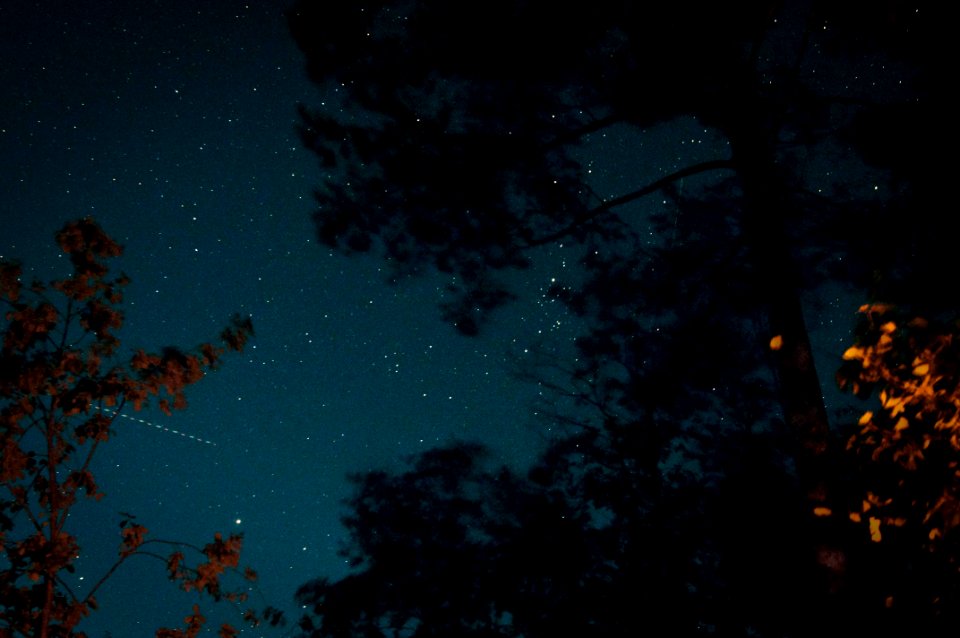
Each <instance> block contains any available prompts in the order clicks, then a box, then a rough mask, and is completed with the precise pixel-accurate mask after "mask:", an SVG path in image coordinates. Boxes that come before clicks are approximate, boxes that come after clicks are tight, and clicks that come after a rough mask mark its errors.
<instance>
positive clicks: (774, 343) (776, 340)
mask: <svg viewBox="0 0 960 638" xmlns="http://www.w3.org/2000/svg"><path fill="white" fill-rule="evenodd" d="M782 347H783V336H782V335H777V336H775V337H773V338H772V339H770V349H771V350H773V351H774V352H776V351H777V350H779V349H780V348H782Z"/></svg>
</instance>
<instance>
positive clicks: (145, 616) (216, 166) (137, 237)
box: [0, 0, 897, 638]
mask: <svg viewBox="0 0 960 638" xmlns="http://www.w3.org/2000/svg"><path fill="white" fill-rule="evenodd" d="M286 5H287V3H286V2H283V1H279V0H277V1H268V0H261V1H251V2H247V3H236V2H231V3H200V4H197V3H187V2H159V1H157V2H133V3H131V2H121V1H119V0H111V1H107V2H97V3H92V4H88V5H87V6H83V7H81V6H79V5H78V4H77V3H73V4H69V3H54V4H49V5H43V6H39V5H37V4H35V3H32V2H21V1H14V2H8V3H4V4H3V5H2V6H0V60H2V62H3V63H2V64H0V86H3V87H4V97H3V100H2V102H0V167H2V170H0V229H2V230H0V257H4V258H17V259H20V260H22V261H23V263H24V266H25V269H26V272H27V277H28V278H32V277H38V278H41V279H51V278H54V277H57V276H60V275H62V274H63V273H64V272H65V269H66V266H67V264H66V263H65V260H63V259H62V258H61V257H60V256H58V255H57V254H56V250H55V245H54V243H53V235H54V232H55V231H56V230H57V229H58V228H60V227H61V226H62V225H63V223H64V222H66V221H67V220H69V219H74V218H77V217H81V216H87V215H90V216H93V217H94V218H95V219H96V220H97V221H98V223H100V225H101V226H102V227H103V228H104V229H105V230H106V231H107V232H108V233H109V234H110V235H111V236H112V237H113V238H114V239H115V240H117V241H118V242H120V243H121V244H123V245H124V247H125V253H124V255H123V257H121V258H120V259H118V260H117V261H116V267H117V269H118V270H122V271H124V272H125V273H126V274H128V275H129V276H130V278H131V279H132V284H131V285H130V286H129V287H128V289H127V293H126V297H125V305H124V308H125V313H126V325H125V327H124V330H123V332H122V333H121V339H122V342H123V344H124V346H127V347H130V348H133V347H144V348H159V347H162V346H164V345H169V344H173V345H180V346H186V347H190V346H193V345H195V344H197V343H199V342H201V341H205V340H209V339H213V338H215V336H216V335H217V334H218V332H219V330H220V329H221V328H222V327H223V326H224V325H225V324H226V322H227V320H228V318H229V317H230V315H231V314H232V313H235V312H236V313H240V314H249V315H251V316H252V319H253V323H254V327H255V329H256V337H255V338H254V339H253V341H252V342H251V343H250V345H248V347H247V349H246V350H245V351H244V352H243V353H241V354H239V355H233V356H229V357H227V358H226V359H225V361H224V364H223V366H222V368H221V369H219V370H217V371H216V372H215V373H213V374H211V375H209V377H208V378H206V379H204V380H203V381H202V382H201V383H199V384H198V385H196V386H194V387H193V388H191V389H190V391H189V392H188V399H189V403H190V405H189V408H188V409H187V410H185V411H182V412H176V413H174V416H172V417H165V416H164V415H163V414H162V413H160V412H159V411H158V410H145V411H144V412H142V413H136V414H132V415H130V416H133V417H136V418H137V419H142V420H143V421H145V423H144V422H137V421H135V420H129V419H121V420H119V421H118V422H117V423H116V429H117V435H116V437H115V438H114V439H113V440H112V441H111V442H110V444H109V445H108V446H106V447H105V448H104V450H103V452H102V453H101V455H100V456H99V457H98V459H97V462H98V466H97V467H96V468H95V470H96V473H97V476H98V479H99V481H100V483H101V484H102V487H103V489H104V491H105V492H106V494H107V496H106V498H105V499H104V500H103V501H102V502H99V503H89V504H86V505H85V506H84V507H83V508H82V509H81V510H78V511H77V513H76V514H75V515H74V519H75V520H74V522H73V525H74V529H75V531H76V532H77V534H78V536H79V537H80V542H81V544H82V547H83V554H82V556H81V558H80V559H79V561H78V573H77V579H78V580H77V582H76V587H77V589H78V591H81V590H83V589H84V588H85V587H86V586H87V584H88V583H89V582H90V581H91V579H93V580H95V579H97V578H99V575H100V574H101V573H102V571H103V566H105V565H109V564H110V563H111V561H112V560H113V559H114V557H115V556H116V546H117V536H116V528H115V525H114V521H117V520H119V518H118V514H117V513H118V512H119V511H127V512H132V513H134V514H136V516H137V520H138V522H140V523H142V524H143V525H145V526H147V527H148V528H149V529H150V532H151V535H153V536H155V537H157V538H168V539H180V540H185V541H189V542H193V543H196V544H202V543H204V542H207V540H208V539H209V538H210V537H211V535H212V534H213V533H214V532H215V531H223V532H233V531H242V532H243V533H244V535H245V545H244V562H245V563H247V564H249V565H250V566H252V567H253V568H254V569H256V570H257V571H258V572H259V574H260V581H259V584H258V589H257V591H258V593H257V595H258V596H259V595H260V594H262V595H263V597H264V598H263V601H262V603H263V604H271V605H273V606H276V607H280V608H283V609H288V608H289V607H290V606H291V605H292V600H293V592H294V590H295V589H296V587H297V586H298V585H300V584H301V583H303V582H304V581H306V580H308V579H311V578H315V577H318V576H320V575H329V576H331V577H336V576H338V575H341V574H342V573H343V571H344V569H345V565H344V562H343V559H342V558H341V557H339V556H338V555H337V548H338V543H339V541H340V540H341V538H342V529H341V526H340V523H339V517H340V515H341V513H342V510H341V506H340V501H341V500H342V499H343V498H345V497H346V496H348V495H349V493H350V486H349V483H348V482H347V479H346V477H347V475H348V474H349V473H356V472H363V471H366V470H370V469H373V468H380V467H386V468H397V467H400V464H401V463H402V461H403V459H404V458H405V457H406V456H408V455H411V454H414V453H416V452H418V451H421V450H424V449H427V448H429V447H431V446H435V445H437V444H439V443H443V442H447V441H450V440H453V439H468V440H473V439H478V440H481V441H483V442H484V443H487V444H489V445H490V446H491V447H492V448H493V449H494V450H495V452H496V453H497V454H499V455H500V456H501V457H502V460H503V461H504V462H505V463H509V464H514V465H520V464H522V463H524V462H526V461H529V460H531V459H532V458H533V457H534V456H535V455H536V453H537V452H538V451H539V448H540V445H541V444H542V440H543V437H544V436H546V435H547V434H548V433H547V431H546V430H545V429H544V427H545V426H544V424H543V423H542V421H539V420H538V419H537V418H536V415H535V414H534V406H536V405H537V401H538V400H539V401H543V400H545V397H547V396H548V395H547V394H546V393H545V390H544V388H540V387H537V386H536V385H535V384H530V383H526V382H523V381H521V380H518V379H517V378H515V376H514V375H513V374H512V372H513V371H515V369H516V367H517V365H518V359H519V360H522V359H523V357H524V356H526V355H531V353H533V352H535V351H537V350H538V349H545V350H547V351H549V352H553V353H564V354H567V353H569V352H571V351H572V348H571V344H572V339H573V337H574V336H575V335H576V334H577V328H578V325H577V322H576V321H575V320H574V319H573V318H572V317H569V316H568V315H567V314H566V312H565V311H564V310H563V307H562V304H560V303H559V302H557V301H556V300H555V299H553V298H551V297H550V296H549V295H548V294H547V291H548V290H549V289H550V287H551V286H552V285H554V284H557V283H558V282H559V283H563V282H564V281H567V280H569V279H570V278H571V277H573V278H575V277H576V274H575V272H574V270H575V268H574V264H575V263H576V260H577V258H578V253H577V252H576V251H575V250H573V249H570V248H565V247H563V246H560V247H557V248H553V249H550V250H548V251H547V250H545V251H544V252H543V254H541V255H539V256H538V258H539V259H540V260H541V262H542V265H543V266H544V267H543V268H539V269H534V270H532V271H531V272H530V273H529V274H528V275H524V278H522V279H520V280H518V281H515V282H512V283H514V284H515V286H516V287H517V288H518V289H521V290H522V291H524V292H525V293H526V294H523V295H520V297H521V300H520V301H519V302H518V303H516V304H513V305H511V306H509V307H507V308H505V309H504V310H502V311H500V312H498V313H496V315H495V316H494V321H493V323H492V324H491V325H490V326H489V327H488V329H485V330H484V331H482V332H481V334H480V336H478V337H476V338H465V337H461V336H459V335H458V334H457V333H456V331H455V330H454V329H453V327H452V326H449V325H445V324H444V323H443V321H442V319H441V314H440V311H439V310H438V309H437V304H438V303H439V302H440V301H442V298H443V295H444V290H445V287H446V284H447V282H446V281H445V280H444V279H443V277H442V276H440V275H425V276H422V277H418V278H415V279H412V280H409V281H403V282H401V283H400V284H399V285H390V284H388V283H387V280H388V279H389V277H390V271H389V268H388V266H386V265H384V264H383V263H382V262H381V261H378V260H377V259H376V258H373V257H371V258H363V257H358V258H348V257H345V256H343V255H340V254H338V253H334V252H331V251H330V250H328V249H327V248H325V247H322V246H321V245H319V244H318V243H317V242H316V241H315V238H314V236H315V231H314V228H313V226H312V224H311V220H310V213H311V211H312V208H313V205H314V204H313V201H312V198H311V191H312V189H313V188H314V187H315V185H316V183H317V182H318V181H319V177H320V175H319V169H318V168H317V166H316V159H315V157H314V156H313V155H311V154H310V153H309V152H307V151H306V150H303V149H302V148H301V147H300V141H299V139H298V138H297V134H296V130H295V126H296V123H297V118H296V108H295V107H296V105H297V103H299V102H303V103H310V102H312V101H319V99H320V98H319V97H318V94H317V90H316V88H315V87H314V86H313V85H311V84H310V83H309V82H308V81H307V80H306V78H305V74H304V72H303V70H302V61H301V59H300V56H299V53H298V51H297V50H296V48H295V46H294V44H293V42H292V40H291V38H290V37H289V35H288V33H287V27H286V23H285V21H284V17H283V10H284V9H285V8H286ZM876 75H877V74H876V73H872V74H871V76H876ZM881 75H883V74H881ZM895 75H896V74H895V73H893V72H892V71H891V73H890V83H891V90H895V88H896V86H897V80H896V77H895ZM831 81H836V82H846V83H848V84H849V83H856V82H858V81H861V78H859V77H849V78H840V79H833V80H831ZM864 81H866V80H864ZM871 81H872V80H871ZM597 149H602V152H597ZM581 152H582V153H583V157H582V159H583V161H584V165H585V167H586V168H587V171H588V174H589V175H590V178H591V180H592V181H591V183H590V184H589V186H590V188H591V189H592V190H593V191H594V193H595V194H596V197H597V198H598V200H599V201H603V200H606V199H610V198H615V197H618V196H620V195H623V194H624V193H625V192H629V190H630V189H631V188H636V185H637V184H645V183H648V182H650V181H654V180H656V179H659V178H662V177H663V176H665V175H668V174H670V173H672V172H674V171H676V170H678V169H679V168H682V167H683V166H687V165H689V164H691V163H696V162H700V161H706V160H711V159H716V158H718V157H723V156H724V154H725V153H726V149H725V147H724V142H722V141H720V140H718V139H717V138H716V137H715V136H714V135H713V134H712V133H711V131H709V130H706V129H704V128H703V127H702V126H700V125H698V124H697V123H696V122H693V121H685V122H673V123H671V124H670V125H669V126H664V127H661V128H658V129H654V130H652V131H648V132H645V133H642V134H641V133H635V132H629V131H619V130H617V129H611V130H609V131H606V132H602V133H598V134H595V135H594V136H591V138H590V139H588V140H587V142H586V143H585V144H584V146H583V148H582V151H581ZM640 152H642V153H643V154H644V155H646V156H648V157H658V158H660V159H658V161H656V162H649V163H642V162H636V161H635V158H636V157H637V155H638V153H640ZM830 170H836V169H831V168H827V167H826V164H825V163H824V162H823V161H822V160H817V159H814V160H811V162H810V171H811V172H812V174H813V175H814V177H812V178H811V181H815V178H816V174H817V172H818V171H819V172H820V173H822V174H823V175H822V179H823V181H824V183H827V182H829V179H830V175H829V171H830ZM699 179H700V178H691V180H690V182H689V187H692V186H693V185H695V184H698V183H699V184H702V181H698V180H699ZM625 184H627V185H632V186H625ZM682 187H683V184H681V188H682ZM878 196H879V195H878ZM669 205H670V203H669V202H668V201H667V200H666V199H663V200H657V201H655V202H654V203H653V208H654V209H656V210H653V211H651V210H649V209H648V208H645V206H650V202H645V203H644V204H643V205H640V204H635V205H632V206H633V208H631V209H630V210H631V214H633V213H635V214H636V215H637V216H638V219H644V218H645V217H646V216H647V215H649V214H651V212H654V213H655V212H661V211H662V210H668V209H669ZM660 207H663V208H660ZM675 223H677V224H682V223H683V220H682V219H676V220H675ZM661 240H662V237H659V236H655V235H654V234H653V233H652V231H651V235H650V242H651V245H653V244H654V243H655V242H657V241H661ZM809 301H810V302H811V308H813V309H814V310H812V311H811V312H810V316H809V317H808V322H809V323H810V327H811V332H812V338H813V341H814V345H815V350H816V355H817V356H818V357H821V356H822V357H823V360H824V362H825V363H824V364H823V369H825V370H828V372H827V374H826V375H824V374H823V373H821V376H822V377H824V376H825V378H827V380H828V384H829V379H830V377H831V376H832V375H831V373H830V372H829V371H830V370H831V366H832V363H831V361H834V360H835V359H836V358H837V356H838V355H839V353H840V352H842V351H843V348H844V346H845V345H846V344H847V342H848V339H849V337H848V333H849V328H850V323H851V321H852V317H853V314H854V311H855V309H856V307H857V305H858V304H859V303H860V300H859V299H856V300H854V299H853V298H852V297H851V293H850V291H848V290H845V289H839V288H837V289H826V288H825V289H823V290H821V291H819V292H817V293H816V295H815V296H811V298H810V299H809ZM818 363H819V362H818ZM825 392H827V394H828V402H829V401H838V399H835V398H833V394H832V391H828V390H825ZM104 521H106V523H103V522H104ZM98 598H99V600H100V604H101V609H102V611H101V612H100V613H99V614H95V615H94V616H93V617H91V619H90V621H89V624H87V625H85V627H86V629H87V631H88V632H89V635H91V636H95V637H97V638H100V637H101V636H104V635H106V633H105V632H107V631H109V632H112V634H113V635H115V636H136V635H149V634H151V633H152V630H153V629H154V628H155V627H157V626H160V625H163V624H166V625H168V626H172V625H177V624H179V623H180V621H181V618H182V616H183V614H184V613H185V612H186V611H188V610H189V604H190V599H189V598H184V596H183V595H181V594H179V593H178V592H176V591H175V590H174V588H173V587H172V586H171V585H170V584H169V583H167V582H166V579H165V577H164V572H163V566H162V565H161V564H159V563H157V564H155V565H153V564H150V562H149V561H146V560H144V561H141V562H139V563H137V564H134V565H128V566H127V568H126V569H122V570H120V571H118V572H117V573H116V574H115V575H114V578H112V579H111V581H110V583H109V584H108V585H106V586H105V587H104V589H103V590H102V593H101V594H100V595H99V596H98ZM255 603H256V604H258V605H259V604H261V601H260V600H255ZM218 613H219V612H218ZM224 613H225V616H224V619H225V620H230V621H233V622H237V618H236V617H235V616H234V615H232V612H231V611H230V610H226V611H225V612H224ZM211 616H213V615H212V614H211ZM213 617H214V618H216V616H213ZM245 635H246V634H245ZM251 635H255V634H251ZM265 635H266V634H265Z"/></svg>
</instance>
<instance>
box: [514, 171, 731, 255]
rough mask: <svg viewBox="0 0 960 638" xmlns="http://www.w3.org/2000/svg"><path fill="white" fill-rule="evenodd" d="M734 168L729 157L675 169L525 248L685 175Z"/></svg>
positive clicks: (552, 238) (563, 233)
mask: <svg viewBox="0 0 960 638" xmlns="http://www.w3.org/2000/svg"><path fill="white" fill-rule="evenodd" d="M733 169H734V164H733V161H732V160H727V159H723V160H710V161H708V162H700V163H699V164H694V165H693V166H687V167H686V168H682V169H680V170H679V171H675V172H673V173H671V174H669V175H667V176H665V177H661V178H660V179H658V180H657V181H655V182H651V183H650V184H647V185H646V186H644V187H643V188H640V189H637V190H635V191H633V192H631V193H627V194H626V195H621V196H620V197H615V198H613V199H608V200H606V201H605V202H603V203H602V204H600V205H599V206H597V207H595V208H591V209H590V210H588V211H586V212H585V213H583V214H581V215H579V216H578V217H577V218H576V219H574V220H573V221H572V222H570V223H569V224H567V225H566V226H565V227H563V228H561V229H560V230H558V231H555V232H552V233H549V234H547V235H544V236H543V237H536V238H531V239H528V240H527V242H526V246H525V248H533V247H534V246H542V245H543V244H548V243H551V242H554V241H557V240H558V239H562V238H563V237H566V236H567V235H569V234H570V233H572V232H573V231H574V229H576V228H577V227H578V226H580V225H581V224H584V223H586V222H589V221H590V220H592V219H596V218H597V217H599V216H600V215H601V214H603V213H605V212H607V211H608V210H610V209H611V208H615V207H617V206H622V205H624V204H628V203H630V202H632V201H634V200H636V199H640V198H641V197H646V196H647V195H649V194H651V193H655V192H656V191H658V190H661V189H663V188H665V187H667V186H669V185H670V184H672V183H673V182H676V181H679V180H681V179H683V178H685V177H690V176H692V175H697V174H699V173H706V172H708V171H715V170H733Z"/></svg>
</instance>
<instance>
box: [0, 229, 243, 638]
mask: <svg viewBox="0 0 960 638" xmlns="http://www.w3.org/2000/svg"><path fill="white" fill-rule="evenodd" d="M56 239H57V243H58V244H59V245H60V247H61V248H62V249H63V251H64V252H65V253H66V254H67V255H69V257H70V261H71V263H72V266H73V273H72V275H70V276H68V277H66V278H64V279H62V280H59V281H53V282H51V283H49V284H44V283H39V282H37V283H33V284H31V285H30V286H24V285H23V284H22V283H21V281H20V277H21V269H20V267H19V265H18V264H16V263H12V262H0V304H3V305H4V306H5V313H4V323H3V337H2V338H3V343H2V349H0V483H2V487H0V489H2V490H3V492H2V494H0V541H2V549H0V636H3V637H8V636H9V637H13V636H30V637H44V638H46V637H50V638H53V637H58V638H61V637H69V636H75V637H80V636H83V635H84V634H83V633H82V632H80V631H76V630H75V629H76V627H77V626H78V624H79V623H80V621H81V620H82V619H83V618H84V617H85V616H87V615H88V614H89V613H90V612H91V611H92V610H95V609H96V608H97V602H96V599H95V597H94V594H95V593H96V591H97V589H98V588H99V587H100V586H101V585H102V584H103V583H104V582H105V581H106V580H107V578H108V577H109V576H110V575H111V574H112V573H113V572H114V571H115V570H116V569H117V568H118V567H119V566H120V565H121V564H123V563H124V562H125V561H126V560H127V559H128V558H130V557H131V556H134V555H136V554H146V555H151V556H155V554H153V553H152V552H150V551H148V550H147V549H145V548H146V547H147V546H149V545H150V544H158V543H163V544H167V545H170V544H171V543H170V542H169V541H160V540H156V539H149V538H148V537H147V529H146V528H145V527H143V526H142V525H137V524H134V523H132V522H131V521H130V520H125V521H123V523H122V526H121V538H120V545H119V555H118V559H117V561H116V562H115V563H114V564H113V565H112V566H110V567H109V568H107V569H105V573H104V575H103V578H101V579H100V580H99V581H96V579H94V580H95V582H96V584H95V585H94V586H93V588H92V589H91V591H89V592H88V593H86V594H85V595H81V596H77V595H76V594H75V593H74V592H73V591H72V590H71V589H70V588H69V587H68V586H67V585H66V584H65V582H64V581H63V580H62V579H61V576H62V575H63V573H64V572H72V571H73V562H74V560H75V559H76V557H77V556H78V554H79V552H80V545H79V544H78V540H77V538H75V537H74V536H73V534H71V533H70V531H68V529H67V528H68V525H67V521H68V515H69V513H70V510H71V509H72V508H73V507H74V506H75V505H76V504H77V503H78V502H79V500H78V498H79V496H80V493H81V492H82V493H83V495H84V496H85V497H87V498H93V499H100V498H101V497H102V496H103V493H102V492H100V490H99V488H98V486H97V483H96V480H95V477H94V476H93V474H92V473H91V470H90V468H91V460H92V459H93V456H94V454H95V452H96V451H97V450H98V449H99V448H100V446H101V445H103V444H104V443H106V442H108V441H109V440H110V437H111V433H112V431H111V427H112V426H113V424H114V420H115V419H116V418H117V414H118V413H120V411H122V410H123V409H124V407H126V406H127V405H128V404H129V405H131V406H132V407H133V408H134V409H140V407H141V406H143V405H145V404H146V403H147V402H149V401H156V402H157V404H158V405H159V407H160V408H161V409H162V410H164V411H165V412H167V413H169V412H170V410H171V409H180V408H183V407H185V405H186V401H185V398H184V390H185V388H186V387H187V386H189V385H191V384H193V383H195V382H196V381H199V380H200V379H201V378H202V377H203V375H204V372H205V371H206V370H209V369H212V368H214V367H215V366H216V365H217V364H218V362H219V360H220V357H221V356H222V355H223V354H224V353H225V352H226V351H227V350H237V351H239V350H241V349H242V348H243V346H244V344H245V342H246V340H247V338H248V337H249V336H250V335H251V334H252V326H251V324H250V321H249V319H240V318H238V317H235V318H234V319H233V321H232V324H231V326H230V327H229V328H227V329H226V330H224V331H223V333H222V334H221V341H222V342H223V345H222V346H215V345H212V344H204V345H202V346H200V347H198V348H197V349H196V350H195V351H192V352H187V351H182V350H178V349H175V348H167V349H165V350H164V351H163V352H162V354H152V353H147V352H144V351H142V350H139V351H137V352H135V353H134V354H133V355H132V356H131V357H129V359H127V360H123V359H122V358H121V355H120V354H118V349H119V346H120V342H119V340H118V338H117V337H116V331H117V330H118V329H119V328H120V327H121V325H122V323H123V315H122V313H121V312H120V310H119V309H118V306H119V305H120V303H121V301H122V290H123V288H124V286H125V285H126V284H127V282H128V280H127V278H126V277H125V276H123V275H121V276H119V277H116V278H111V277H110V273H109V269H108V267H107V266H106V264H105V262H106V260H107V259H109V258H111V257H116V256H118V255H120V253H121V248H120V246H119V245H118V244H116V243H115V242H114V241H113V240H111V239H110V238H109V237H108V236H107V235H106V234H105V233H104V232H103V230H101V229H100V227H99V226H97V224H96V223H94V222H93V221H92V220H90V219H83V220H79V221H75V222H72V223H69V224H67V225H66V226H65V227H64V228H63V229H62V230H61V231H60V232H58V233H57V235H56ZM110 525H111V526H112V525H113V523H112V522H111V523H110ZM173 544H174V545H177V546H178V547H181V548H190V549H191V550H193V551H196V552H198V553H199V555H200V556H203V557H204V558H203V562H201V563H200V564H199V565H197V566H195V567H187V566H186V565H185V563H184V556H183V554H182V553H181V552H176V553H174V554H173V555H171V556H170V557H169V558H168V559H167V570H168V575H169V577H170V578H171V579H172V580H174V581H176V582H177V583H178V584H179V586H180V587H181V588H182V589H185V590H188V591H189V590H196V591H199V592H202V593H206V594H209V595H211V596H212V597H213V598H214V599H218V600H219V599H221V598H226V599H228V600H233V601H239V600H241V598H242V596H241V595H240V594H234V593H232V592H224V591H221V587H220V577H221V575H222V574H223V573H224V572H225V570H236V568H237V566H238V561H239V554H240V544H241V539H240V538H239V537H238V536H231V537H230V538H228V539H227V540H224V539H223V538H222V537H221V536H220V535H219V534H218V535H217V536H216V537H215V539H214V541H213V542H212V543H210V544H208V545H207V546H205V547H203V548H198V547H193V546H190V545H186V544H182V543H173ZM161 558H162V557H161ZM247 575H248V576H249V577H251V578H252V577H253V576H254V575H253V574H252V572H248V574H247ZM202 624H203V617H202V616H201V615H200V613H199V609H198V608H195V609H194V611H193V613H192V614H191V615H190V616H188V617H187V618H186V629H184V630H180V629H174V630H171V629H162V630H159V631H158V632H157V636H166V637H168V638H175V637H187V636H195V635H197V632H198V631H199V630H200V627H201V626H202ZM234 634H235V631H234V630H233V629H232V628H230V627H226V626H225V627H224V628H222V629H221V632H220V635H221V636H231V635H234Z"/></svg>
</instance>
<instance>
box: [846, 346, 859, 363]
mask: <svg viewBox="0 0 960 638" xmlns="http://www.w3.org/2000/svg"><path fill="white" fill-rule="evenodd" d="M863 355H864V350H863V348H858V347H857V346H851V347H849V348H847V350H846V351H845V352H844V353H843V360H844V361H854V360H857V359H863Z"/></svg>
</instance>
